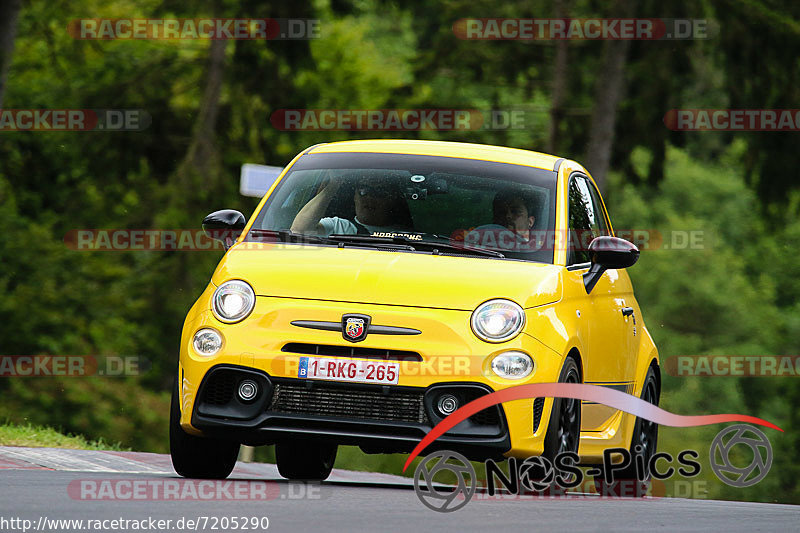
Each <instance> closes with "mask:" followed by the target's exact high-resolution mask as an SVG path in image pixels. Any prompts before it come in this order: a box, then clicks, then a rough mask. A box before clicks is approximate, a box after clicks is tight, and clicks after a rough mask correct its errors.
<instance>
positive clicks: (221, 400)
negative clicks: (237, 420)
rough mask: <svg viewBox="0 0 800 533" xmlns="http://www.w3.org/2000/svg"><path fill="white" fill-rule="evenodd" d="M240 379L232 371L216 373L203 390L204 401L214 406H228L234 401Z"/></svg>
mask: <svg viewBox="0 0 800 533" xmlns="http://www.w3.org/2000/svg"><path fill="white" fill-rule="evenodd" d="M239 379H240V377H238V376H237V375H236V373H235V372H233V371H230V370H222V371H219V372H216V373H215V374H214V375H213V376H212V377H211V379H209V380H208V383H206V386H205V387H204V388H203V401H205V403H208V404H212V405H226V404H227V403H228V402H230V401H231V400H232V399H233V393H234V391H235V390H236V385H237V384H238V382H239Z"/></svg>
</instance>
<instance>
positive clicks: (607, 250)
mask: <svg viewBox="0 0 800 533" xmlns="http://www.w3.org/2000/svg"><path fill="white" fill-rule="evenodd" d="M589 255H590V257H591V258H592V266H591V267H590V268H589V271H588V272H586V273H585V274H584V275H583V285H584V287H586V294H589V293H590V292H592V289H594V286H595V285H597V282H598V281H600V277H601V276H602V275H603V272H605V271H606V270H608V269H615V268H628V267H629V266H633V265H634V264H635V263H636V261H638V260H639V249H638V248H637V247H636V246H635V245H634V244H633V243H630V242H628V241H626V240H625V239H620V238H619V237H609V236H606V235H603V236H600V237H595V238H594V239H592V242H591V243H589Z"/></svg>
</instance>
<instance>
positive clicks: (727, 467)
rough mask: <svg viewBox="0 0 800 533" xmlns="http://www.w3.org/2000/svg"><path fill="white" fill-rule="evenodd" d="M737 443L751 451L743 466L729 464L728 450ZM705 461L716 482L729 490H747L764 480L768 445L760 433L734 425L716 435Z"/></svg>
mask: <svg viewBox="0 0 800 533" xmlns="http://www.w3.org/2000/svg"><path fill="white" fill-rule="evenodd" d="M731 434H732V435H731ZM749 435H754V436H755V438H754V437H751V436H749ZM726 439H727V440H726ZM737 444H745V445H747V446H749V447H750V450H751V451H752V452H753V460H752V461H751V462H750V464H749V465H747V466H745V467H738V466H734V465H733V464H732V462H731V457H730V455H731V450H732V449H733V447H734V446H736V445H737ZM708 458H709V461H710V462H711V470H713V471H714V473H715V474H716V475H717V477H718V478H719V479H720V481H722V482H723V483H725V484H727V485H730V486H731V487H738V488H744V487H751V486H753V485H755V484H756V483H758V482H759V481H761V480H762V479H764V478H765V477H766V475H767V473H768V472H769V469H770V468H772V445H771V444H770V442H769V439H768V438H767V436H766V435H765V434H764V432H763V431H761V430H759V429H758V428H755V427H753V426H750V425H748V424H737V425H735V426H730V427H727V428H725V429H723V430H722V431H720V432H719V433H717V436H716V437H714V440H713V441H711V449H710V450H709V452H708Z"/></svg>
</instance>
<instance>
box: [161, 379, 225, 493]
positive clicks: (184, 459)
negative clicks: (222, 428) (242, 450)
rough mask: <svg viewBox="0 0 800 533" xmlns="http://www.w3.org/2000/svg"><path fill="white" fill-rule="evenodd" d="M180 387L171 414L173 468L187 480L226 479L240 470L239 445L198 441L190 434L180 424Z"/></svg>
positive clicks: (216, 440) (170, 434) (199, 438)
mask: <svg viewBox="0 0 800 533" xmlns="http://www.w3.org/2000/svg"><path fill="white" fill-rule="evenodd" d="M178 398H179V397H178V387H177V384H176V386H175V387H174V388H173V390H172V405H171V409H170V414H169V453H170V456H171V457H172V466H173V468H175V471H176V472H177V473H178V474H180V475H181V476H183V477H188V478H198V479H225V478H226V477H228V476H229V475H230V473H231V472H232V471H233V467H234V466H236V458H237V457H238V456H239V443H238V442H232V441H226V440H219V439H209V438H204V437H196V436H194V435H189V434H188V433H186V432H185V431H184V430H183V428H182V427H181V424H180V419H181V411H180V403H179V400H178Z"/></svg>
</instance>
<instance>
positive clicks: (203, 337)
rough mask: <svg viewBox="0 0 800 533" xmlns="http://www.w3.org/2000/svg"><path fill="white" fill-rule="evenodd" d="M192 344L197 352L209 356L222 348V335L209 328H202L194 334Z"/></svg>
mask: <svg viewBox="0 0 800 533" xmlns="http://www.w3.org/2000/svg"><path fill="white" fill-rule="evenodd" d="M192 345H193V346H194V351H195V352H197V353H198V354H200V355H205V356H206V357H211V356H212V355H214V354H216V353H217V352H218V351H219V350H220V348H222V335H220V334H219V332H218V331H216V330H213V329H211V328H203V329H200V330H197V333H195V334H194V339H193V340H192Z"/></svg>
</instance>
